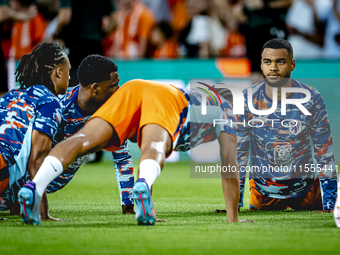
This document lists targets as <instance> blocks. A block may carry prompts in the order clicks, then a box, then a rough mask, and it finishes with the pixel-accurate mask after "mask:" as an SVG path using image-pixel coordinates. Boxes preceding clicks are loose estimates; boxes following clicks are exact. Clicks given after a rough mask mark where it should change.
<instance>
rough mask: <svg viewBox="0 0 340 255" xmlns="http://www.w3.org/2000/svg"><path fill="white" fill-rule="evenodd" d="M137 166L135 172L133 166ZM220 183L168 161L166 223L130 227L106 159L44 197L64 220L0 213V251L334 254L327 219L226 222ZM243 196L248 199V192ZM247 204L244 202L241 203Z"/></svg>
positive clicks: (270, 217)
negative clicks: (31, 220) (30, 221)
mask: <svg viewBox="0 0 340 255" xmlns="http://www.w3.org/2000/svg"><path fill="white" fill-rule="evenodd" d="M135 169H136V168H135ZM220 182H221V180H220V179H190V172H189V162H182V163H175V164H170V163H168V164H166V166H165V169H164V171H163V172H162V174H161V176H160V177H159V178H158V179H157V181H156V183H155V185H154V205H155V209H156V212H157V215H158V218H163V219H165V220H166V222H165V223H156V225H155V226H136V222H135V218H134V215H122V213H121V206H120V202H119V201H120V200H119V195H118V189H117V184H116V179H115V175H114V170H113V164H112V163H111V162H104V163H98V164H88V165H85V166H83V167H82V168H81V169H80V171H79V173H77V175H76V176H75V178H74V180H73V181H72V182H71V183H70V184H69V185H67V186H66V188H64V189H63V190H61V191H59V192H57V193H55V194H52V195H49V204H50V213H51V215H52V216H54V217H59V218H64V219H67V220H69V221H68V222H43V223H42V225H41V226H26V225H22V224H21V219H19V217H15V216H10V215H9V213H8V212H0V217H7V218H8V220H7V221H0V254H1V255H7V254H36V255H38V254H44V255H46V254H136V255H138V254H175V255H178V254H271V255H272V254H326V253H327V254H332V253H330V252H334V253H333V254H338V253H339V251H340V229H338V228H336V227H335V223H334V221H333V214H319V213H314V212H294V211H292V210H288V211H285V212H250V211H249V210H248V208H247V207H245V208H243V209H241V213H240V219H252V220H255V223H254V224H251V223H233V224H227V223H226V216H225V214H215V213H214V212H213V211H214V210H215V209H217V208H218V209H223V208H224V202H223V195H222V188H221V184H220ZM246 195H247V194H246ZM245 204H246V205H248V198H247V196H246V198H245Z"/></svg>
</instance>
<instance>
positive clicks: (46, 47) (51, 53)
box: [15, 43, 67, 95]
mask: <svg viewBox="0 0 340 255" xmlns="http://www.w3.org/2000/svg"><path fill="white" fill-rule="evenodd" d="M66 58H67V56H66V54H65V52H64V51H63V50H62V49H61V48H60V47H59V46H58V45H56V44H53V43H43V44H38V45H37V46H36V47H35V48H34V49H33V51H32V52H31V53H28V54H25V55H24V56H22V58H21V59H20V63H19V65H18V67H17V69H16V71H15V81H17V82H19V83H20V89H25V88H28V87H31V86H33V85H44V86H45V87H47V88H48V89H49V90H50V91H51V92H52V93H53V94H55V95H56V94H57V93H56V91H55V88H54V83H53V82H52V80H51V73H52V72H53V70H54V69H55V68H56V67H57V66H58V65H60V64H63V63H65V61H66Z"/></svg>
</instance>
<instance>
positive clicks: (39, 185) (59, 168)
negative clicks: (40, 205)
mask: <svg viewBox="0 0 340 255" xmlns="http://www.w3.org/2000/svg"><path fill="white" fill-rule="evenodd" d="M63 170H64V169H63V165H62V164H61V162H60V161H59V159H57V158H56V157H53V156H47V157H46V158H45V160H44V162H43V163H42V164H41V167H40V168H39V170H38V172H37V174H36V175H35V176H34V179H33V182H34V183H35V187H36V189H37V192H38V194H39V196H42V195H43V194H44V192H45V189H46V188H47V186H48V185H49V184H50V182H52V181H53V180H54V179H55V178H57V177H58V176H59V175H60V174H61V173H62V172H63Z"/></svg>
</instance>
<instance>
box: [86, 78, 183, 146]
mask: <svg viewBox="0 0 340 255" xmlns="http://www.w3.org/2000/svg"><path fill="white" fill-rule="evenodd" d="M187 107H188V101H187V99H186V98H185V96H184V95H183V93H182V92H181V91H180V90H179V89H177V88H176V87H174V86H172V85H170V84H164V83H159V82H154V81H146V80H132V81H129V82H127V83H125V84H124V85H123V86H122V87H121V88H119V89H118V90H117V91H116V92H115V93H114V94H113V95H112V96H111V97H110V98H109V100H107V101H106V102H105V104H103V105H102V106H101V107H100V108H99V109H98V110H97V111H96V112H95V113H94V114H93V116H92V118H96V117H99V118H101V119H103V120H105V121H107V122H108V123H110V124H111V125H112V126H113V127H114V129H115V131H116V133H117V135H118V137H119V141H120V145H119V146H115V145H109V146H108V147H107V148H106V150H109V151H116V150H118V149H119V148H120V146H121V145H122V144H123V143H124V141H125V140H126V139H132V140H134V139H136V138H137V143H138V145H139V146H141V144H140V143H141V137H140V135H141V134H140V132H141V129H142V127H143V126H145V125H147V124H157V125H159V126H161V127H163V128H164V129H166V130H167V131H168V133H169V134H170V135H171V137H172V141H173V142H174V141H175V139H176V137H177V136H178V134H179V132H180V129H181V127H182V125H183V124H184V122H185V120H186V116H184V117H183V114H182V113H183V112H185V111H186V110H187Z"/></svg>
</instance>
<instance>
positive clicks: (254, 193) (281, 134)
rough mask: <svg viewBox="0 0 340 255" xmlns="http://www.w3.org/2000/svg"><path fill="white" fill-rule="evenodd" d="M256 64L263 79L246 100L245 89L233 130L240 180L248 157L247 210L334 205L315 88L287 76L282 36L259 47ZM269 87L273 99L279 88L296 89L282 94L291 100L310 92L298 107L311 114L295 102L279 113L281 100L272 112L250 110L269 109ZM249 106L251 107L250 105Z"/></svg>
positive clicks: (290, 66) (329, 154)
mask: <svg viewBox="0 0 340 255" xmlns="http://www.w3.org/2000/svg"><path fill="white" fill-rule="evenodd" d="M261 68H262V71H263V74H264V77H265V79H264V81H262V82H260V83H258V84H255V85H254V86H253V87H252V93H253V94H252V96H251V99H252V101H251V102H248V96H249V95H248V93H250V91H247V90H245V91H244V98H245V113H244V115H240V116H239V117H238V129H237V135H238V163H239V166H240V172H241V174H242V173H243V174H242V176H241V177H242V178H241V179H243V180H244V177H245V173H246V170H247V163H248V158H249V159H250V167H251V171H250V209H251V210H284V209H286V208H287V207H290V208H292V209H295V210H324V211H326V212H330V210H333V208H334V204H335V198H336V194H337V180H336V168H335V164H334V154H333V141H332V136H331V131H330V125H329V119H328V115H327V110H326V106H325V103H324V101H323V99H322V97H321V95H320V93H319V92H318V91H317V90H316V89H314V88H312V87H310V86H307V85H305V84H302V83H301V82H298V81H296V80H293V79H291V78H290V74H291V72H292V71H293V70H294V69H295V60H294V59H293V49H292V46H291V45H290V44H289V43H288V42H287V41H285V40H282V39H273V40H270V41H268V42H267V43H266V44H265V45H264V46H263V51H262V61H261ZM274 88H275V89H276V88H278V92H277V97H278V99H280V98H281V97H280V96H281V94H282V93H284V92H281V90H282V88H289V89H295V90H297V89H300V92H292V93H290V94H289V93H287V98H289V100H292V101H291V102H294V100H293V99H295V102H296V100H299V99H300V100H303V99H304V98H305V97H307V94H308V93H309V94H310V95H311V97H310V100H308V101H307V100H306V102H304V103H302V104H301V106H302V107H304V108H305V109H306V110H307V111H308V112H309V113H310V114H311V115H308V114H306V113H305V112H303V111H302V110H300V109H299V108H298V107H297V106H296V105H294V104H288V106H287V112H286V115H283V113H281V111H282V102H281V101H278V104H277V107H276V109H275V111H274V112H273V113H271V114H265V115H260V114H258V113H256V114H255V113H253V112H254V109H255V110H268V109H271V107H272V106H273V91H274V90H275V89H274ZM249 105H253V107H254V109H249ZM302 109H303V108H302ZM243 183H244V181H243ZM242 186H243V185H241V201H240V205H239V206H242V197H243V191H244V189H242ZM243 187H244V186H243Z"/></svg>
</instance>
